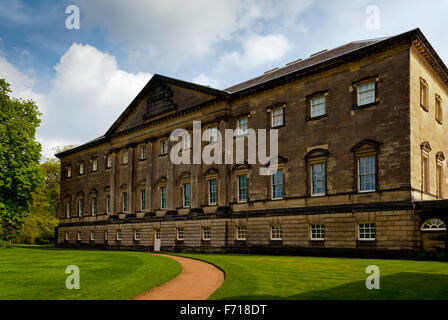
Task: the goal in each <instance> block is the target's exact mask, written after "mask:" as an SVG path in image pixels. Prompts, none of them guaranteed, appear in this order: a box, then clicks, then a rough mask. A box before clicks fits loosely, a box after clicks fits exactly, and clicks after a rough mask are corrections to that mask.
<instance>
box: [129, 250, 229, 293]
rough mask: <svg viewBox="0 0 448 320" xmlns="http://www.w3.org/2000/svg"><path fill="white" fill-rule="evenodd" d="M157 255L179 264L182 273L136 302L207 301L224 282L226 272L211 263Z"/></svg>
mask: <svg viewBox="0 0 448 320" xmlns="http://www.w3.org/2000/svg"><path fill="white" fill-rule="evenodd" d="M157 255H159V256H162V257H167V258H171V259H174V260H176V261H177V262H179V263H180V264H181V266H182V271H181V273H180V274H179V275H178V276H177V277H176V278H174V279H171V280H170V281H168V282H165V283H164V284H162V285H161V286H158V287H156V288H152V289H151V290H149V291H147V292H144V293H142V294H140V295H138V296H137V297H135V298H134V300H206V299H208V297H210V296H211V295H212V293H213V292H215V291H216V289H218V288H219V287H220V286H221V285H222V283H223V282H224V272H223V271H222V270H220V269H218V268H216V267H215V266H213V265H212V264H210V263H207V262H203V261H199V260H195V259H189V258H184V257H178V256H171V255H167V254H157Z"/></svg>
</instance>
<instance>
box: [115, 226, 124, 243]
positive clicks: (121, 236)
mask: <svg viewBox="0 0 448 320" xmlns="http://www.w3.org/2000/svg"><path fill="white" fill-rule="evenodd" d="M121 232H122V231H121V229H118V230H117V231H116V239H117V241H121V240H122V239H123V234H122V233H121Z"/></svg>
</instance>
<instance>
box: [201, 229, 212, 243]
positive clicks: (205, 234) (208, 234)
mask: <svg viewBox="0 0 448 320" xmlns="http://www.w3.org/2000/svg"><path fill="white" fill-rule="evenodd" d="M211 238H212V230H211V228H210V227H202V240H204V241H209V240H211Z"/></svg>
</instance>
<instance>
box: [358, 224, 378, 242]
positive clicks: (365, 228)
mask: <svg viewBox="0 0 448 320" xmlns="http://www.w3.org/2000/svg"><path fill="white" fill-rule="evenodd" d="M375 238H376V225H375V223H360V224H359V240H375Z"/></svg>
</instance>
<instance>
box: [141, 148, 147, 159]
mask: <svg viewBox="0 0 448 320" xmlns="http://www.w3.org/2000/svg"><path fill="white" fill-rule="evenodd" d="M146 157H147V149H146V146H141V147H140V159H141V160H146Z"/></svg>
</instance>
